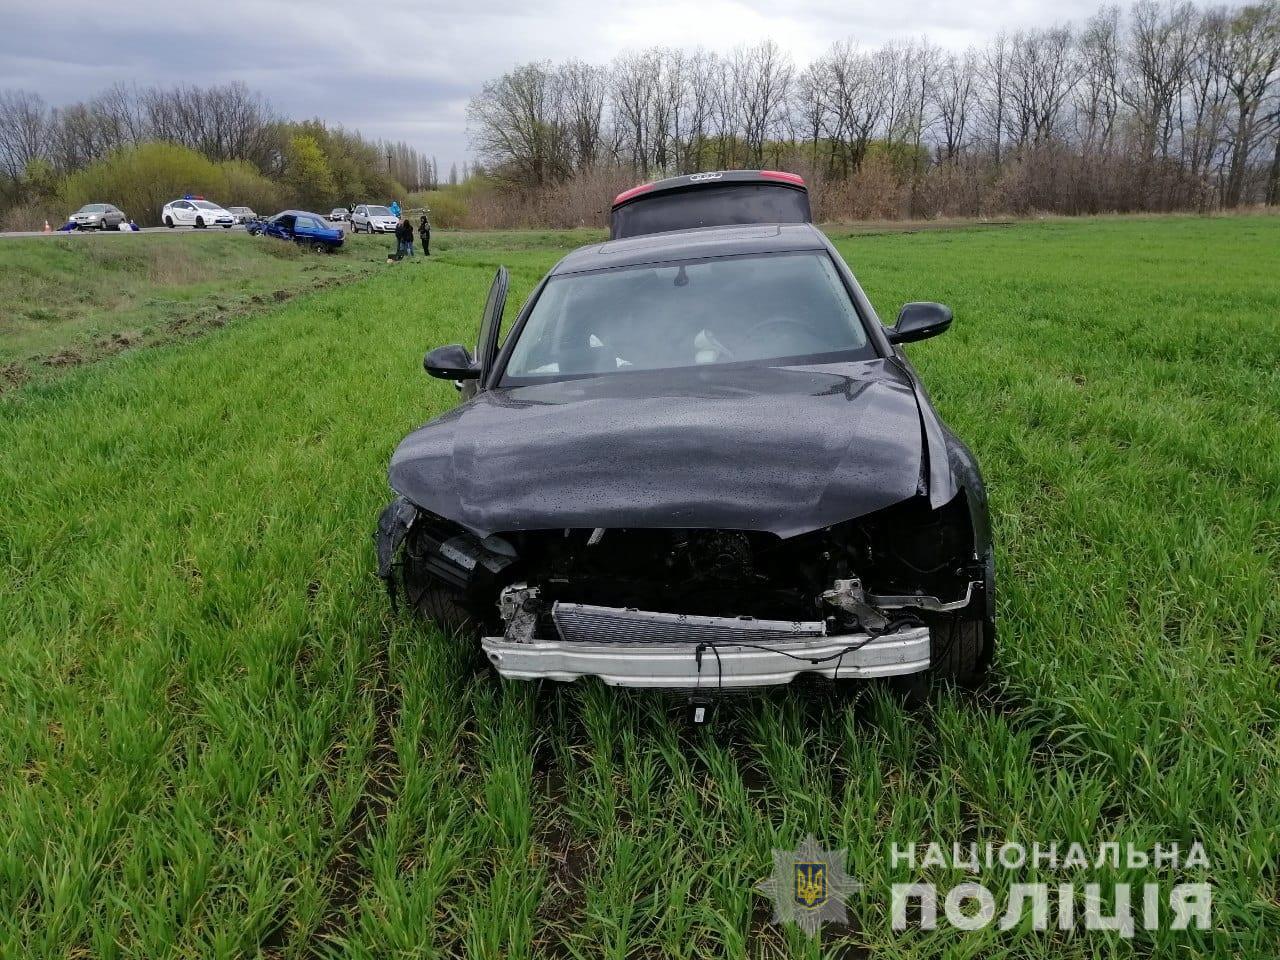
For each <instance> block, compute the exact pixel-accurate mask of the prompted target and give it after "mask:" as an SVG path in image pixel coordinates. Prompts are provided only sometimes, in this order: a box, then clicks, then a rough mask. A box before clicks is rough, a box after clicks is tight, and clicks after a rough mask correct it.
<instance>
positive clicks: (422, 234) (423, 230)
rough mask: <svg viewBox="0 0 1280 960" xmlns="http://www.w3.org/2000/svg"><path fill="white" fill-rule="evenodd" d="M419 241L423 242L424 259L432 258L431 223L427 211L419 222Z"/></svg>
mask: <svg viewBox="0 0 1280 960" xmlns="http://www.w3.org/2000/svg"><path fill="white" fill-rule="evenodd" d="M418 239H419V240H421V241H422V255H423V256H424V257H429V256H431V221H430V220H429V219H427V212H426V211H425V210H424V211H423V212H422V217H421V218H420V219H419V220H418Z"/></svg>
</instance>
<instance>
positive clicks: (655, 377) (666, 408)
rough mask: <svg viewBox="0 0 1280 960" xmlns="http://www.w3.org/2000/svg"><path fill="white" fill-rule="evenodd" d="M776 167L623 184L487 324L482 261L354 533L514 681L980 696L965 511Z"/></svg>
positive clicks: (941, 318) (975, 532) (871, 316)
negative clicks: (440, 384)
mask: <svg viewBox="0 0 1280 960" xmlns="http://www.w3.org/2000/svg"><path fill="white" fill-rule="evenodd" d="M808 221H809V204H808V196H807V193H806V192H805V188H804V184H803V181H801V180H800V179H799V178H798V177H795V176H794V175H792V174H785V173H773V172H770V171H763V172H751V171H747V172H743V171H737V172H725V173H717V174H696V175H694V176H693V177H678V178H673V179H671V180H667V181H661V182H659V183H657V184H650V185H646V186H644V187H642V188H637V189H636V190H633V191H628V192H627V193H624V194H622V195H620V196H619V198H618V200H617V201H615V206H614V211H613V236H614V237H616V238H617V239H612V240H610V241H609V242H607V243H603V244H598V245H595V246H589V247H584V248H582V249H580V250H577V251H575V252H573V253H571V254H569V255H568V256H567V257H565V258H564V259H563V260H562V261H561V262H560V263H559V264H558V265H557V266H556V267H555V268H554V269H553V270H552V271H551V272H550V274H548V276H547V277H546V278H545V279H544V280H543V281H542V283H541V284H540V285H539V286H538V287H537V289H536V290H535V291H534V292H533V294H532V295H531V296H530V297H529V300H528V302H527V303H526V304H525V306H524V308H523V309H522V310H521V311H520V314H519V316H518V317H517V318H516V319H515V321H514V323H512V324H511V327H510V333H509V334H507V335H506V336H505V337H504V336H503V329H502V317H503V307H504V302H505V298H506V287H507V274H506V271H505V270H499V272H498V276H497V277H496V278H495V281H494V285H493V288H492V289H491V291H490V295H489V300H488V303H487V305H486V307H485V312H484V316H483V319H482V322H481V327H480V334H479V339H478V345H477V350H476V353H475V355H474V356H473V355H472V354H471V353H470V352H469V351H468V350H467V349H466V348H465V347H462V346H457V345H454V346H444V347H439V348H436V349H434V350H432V351H431V352H430V353H428V354H427V356H426V359H425V367H426V370H427V372H428V373H429V374H431V375H432V376H435V377H441V378H444V379H448V380H455V381H459V382H460V386H461V387H462V389H463V394H464V398H465V399H464V402H463V403H461V404H460V405H459V406H458V407H456V408H455V409H453V410H451V411H449V412H448V413H446V414H444V415H443V416H440V417H437V418H436V419H435V420H433V421H431V422H430V423H428V424H426V425H425V426H423V427H422V428H421V429H419V430H417V431H416V432H414V433H412V434H410V435H409V436H408V437H407V438H405V440H404V441H403V443H401V444H400V447H399V448H398V449H397V450H396V452H395V454H394V456H393V457H392V460H391V467H390V472H389V477H390V483H391V487H392V488H393V490H394V491H395V493H396V494H397V495H398V496H397V497H396V499H395V500H394V501H393V502H392V503H391V504H390V505H389V506H388V507H387V508H386V509H385V510H384V511H383V514H382V516H381V518H380V520H379V525H378V533H377V536H376V540H377V549H378V562H379V573H380V575H381V576H382V577H384V578H385V579H386V580H387V582H388V585H389V587H391V588H392V589H393V593H394V591H395V589H396V588H397V587H400V588H403V591H404V595H405V596H406V598H407V599H408V601H409V603H410V604H411V606H412V607H413V608H414V609H416V610H417V611H418V612H419V613H421V614H423V615H424V616H425V617H427V618H429V619H430V620H432V621H434V622H435V623H436V624H437V625H438V626H439V627H441V628H442V629H443V630H445V631H446V632H449V633H452V634H455V635H459V636H462V637H466V638H472V642H478V643H479V644H480V645H481V647H482V648H483V650H484V653H485V655H486V657H487V658H488V660H489V662H490V663H491V664H492V665H493V667H494V668H495V669H496V670H497V672H498V673H499V674H501V675H502V676H504V677H508V678H518V679H538V678H549V679H554V680H566V681H567V680H576V679H578V678H579V677H584V676H595V677H599V678H601V679H602V680H603V681H604V682H605V683H609V684H617V685H623V686H636V687H655V688H673V689H681V690H688V691H697V692H701V693H713V692H716V691H718V690H730V689H739V688H745V687H756V686H767V685H772V684H780V683H787V682H789V681H790V680H792V679H793V678H794V677H795V676H796V675H797V674H800V673H817V674H822V675H824V676H826V677H830V678H835V679H865V678H881V677H887V678H896V683H897V684H898V685H901V686H905V687H906V688H907V689H908V690H909V691H911V692H914V693H919V692H922V690H923V688H924V686H925V685H926V684H927V683H928V680H929V678H930V677H939V678H944V679H946V680H950V681H953V682H958V683H962V684H969V683H973V682H975V681H976V680H977V679H978V678H979V677H980V675H981V674H982V672H983V670H984V668H985V666H986V665H987V663H988V662H989V661H990V658H991V654H992V649H993V645H994V641H995V614H994V610H995V606H994V599H995V593H994V554H993V548H992V540H991V530H990V524H989V519H988V514H987V497H986V491H985V488H984V486H983V481H982V477H981V474H980V473H979V470H978V466H977V464H976V463H975V461H974V458H973V456H972V454H971V453H970V452H969V450H968V449H967V448H966V447H965V445H964V444H963V443H962V442H961V441H960V440H959V439H957V438H956V437H955V436H954V435H953V434H952V433H951V432H950V430H948V429H947V427H946V426H945V425H944V424H943V423H942V421H941V419H940V418H939V417H938V414H937V413H936V411H935V410H934V409H933V407H932V405H931V404H930V402H929V398H928V396H927V395H926V393H925V391H924V388H923V387H922V386H921V384H920V381H919V379H918V377H917V375H916V372H915V371H914V369H913V368H912V366H911V365H910V363H908V362H907V359H906V357H905V356H904V354H903V352H902V349H901V345H902V344H905V343H910V342H913V341H916V340H923V339H925V338H927V337H932V336H936V335H937V334H940V333H942V332H944V331H945V330H946V329H947V328H948V327H949V326H950V325H951V322H952V315H951V311H950V310H949V309H948V308H947V307H945V306H942V305H941V304H937V303H909V304H907V305H906V306H904V307H903V308H902V311H901V313H900V314H899V316H898V319H897V322H896V323H895V324H894V326H892V327H885V326H883V325H882V324H881V323H880V321H879V320H878V318H877V316H876V313H875V311H874V310H873V309H872V306H871V304H870V302H869V301H868V299H867V297H866V295H865V294H864V293H863V291H862V289H861V288H860V287H859V285H858V282H857V280H855V279H854V276H853V274H852V273H851V272H850V270H849V268H848V266H847V265H846V264H845V263H844V261H843V260H842V259H841V257H840V255H839V254H838V253H837V251H836V250H835V248H834V247H833V246H832V245H831V243H830V242H829V241H828V240H827V238H826V237H825V236H824V235H823V234H822V233H821V232H819V231H818V230H817V229H816V228H815V227H814V226H813V225H812V224H811V223H809V222H808Z"/></svg>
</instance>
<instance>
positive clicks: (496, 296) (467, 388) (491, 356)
mask: <svg viewBox="0 0 1280 960" xmlns="http://www.w3.org/2000/svg"><path fill="white" fill-rule="evenodd" d="M510 283H511V275H510V274H509V273H508V272H507V268H506V267H498V272H497V273H496V274H494V276H493V283H492V284H490V286H489V298H488V299H487V300H486V301H485V304H484V314H483V316H481V318H480V333H479V336H478V337H477V338H476V363H478V364H479V365H480V376H479V377H478V378H477V379H475V380H466V381H463V384H462V395H463V397H465V398H470V397H473V396H475V395H476V393H478V392H479V391H480V390H484V389H486V388H487V387H488V386H489V377H490V376H491V375H492V373H493V364H494V361H495V360H496V359H497V357H498V343H499V337H500V335H501V333H502V312H503V309H504V308H505V307H506V305H507V287H508V286H509V285H510Z"/></svg>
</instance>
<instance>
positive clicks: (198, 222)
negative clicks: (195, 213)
mask: <svg viewBox="0 0 1280 960" xmlns="http://www.w3.org/2000/svg"><path fill="white" fill-rule="evenodd" d="M196 229H197V230H202V229H204V217H196Z"/></svg>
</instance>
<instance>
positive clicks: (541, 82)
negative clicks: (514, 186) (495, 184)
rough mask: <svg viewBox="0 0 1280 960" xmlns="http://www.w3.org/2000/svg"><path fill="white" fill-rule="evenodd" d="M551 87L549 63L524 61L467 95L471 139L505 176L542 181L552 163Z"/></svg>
mask: <svg viewBox="0 0 1280 960" xmlns="http://www.w3.org/2000/svg"><path fill="white" fill-rule="evenodd" d="M554 107H555V89H554V83H553V80H552V74H551V67H550V65H549V64H546V63H528V64H525V65H523V66H520V67H517V68H516V69H514V70H512V71H511V72H510V73H507V74H504V75H503V76H502V77H500V78H499V79H497V80H494V81H491V82H490V83H486V84H485V85H484V88H483V89H482V91H481V93H480V95H479V96H477V97H475V98H474V99H473V100H472V101H471V105H470V108H469V110H468V119H469V122H470V126H471V136H472V144H473V146H474V147H475V149H476V151H477V152H478V153H479V154H480V155H481V157H482V158H483V159H484V160H485V162H486V163H487V164H489V165H490V167H491V169H492V170H493V171H494V172H496V173H497V174H498V175H499V176H502V177H506V178H507V179H510V180H513V181H516V182H520V183H525V184H531V185H533V186H541V185H543V184H546V183H550V182H552V181H553V180H554V179H555V178H556V177H557V176H558V175H559V173H560V172H561V171H560V170H559V169H557V154H558V153H559V151H558V144H557V142H556V140H557V137H556V128H555V115H554Z"/></svg>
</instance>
